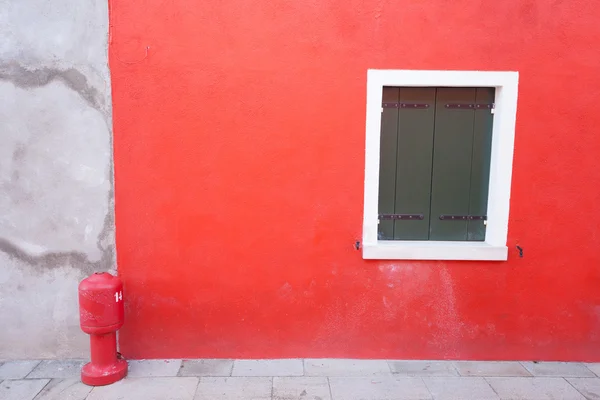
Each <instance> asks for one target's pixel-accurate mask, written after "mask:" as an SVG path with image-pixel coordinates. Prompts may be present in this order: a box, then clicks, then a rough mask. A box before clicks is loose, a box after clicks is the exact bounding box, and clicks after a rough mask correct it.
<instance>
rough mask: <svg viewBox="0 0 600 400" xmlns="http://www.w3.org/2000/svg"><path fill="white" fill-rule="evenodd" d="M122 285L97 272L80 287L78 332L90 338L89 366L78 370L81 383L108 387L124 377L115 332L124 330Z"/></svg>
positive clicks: (103, 273)
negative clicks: (80, 330)
mask: <svg viewBox="0 0 600 400" xmlns="http://www.w3.org/2000/svg"><path fill="white" fill-rule="evenodd" d="M124 314H125V310H124V307H123V283H122V282H121V280H120V279H119V278H118V277H116V276H113V275H111V274H109V273H107V272H96V273H95V274H94V275H92V276H90V277H88V278H86V279H84V280H83V281H81V283H80V284H79V318H80V324H81V329H82V330H83V331H84V332H85V333H87V334H89V335H90V348H91V356H92V357H91V362H89V363H87V364H85V365H84V366H83V368H82V369H81V381H82V382H83V383H85V384H86V385H90V386H102V385H109V384H111V383H114V382H116V381H118V380H120V379H123V378H124V377H125V375H127V361H125V360H122V359H119V358H118V357H117V330H118V329H119V328H120V327H121V326H123V319H124Z"/></svg>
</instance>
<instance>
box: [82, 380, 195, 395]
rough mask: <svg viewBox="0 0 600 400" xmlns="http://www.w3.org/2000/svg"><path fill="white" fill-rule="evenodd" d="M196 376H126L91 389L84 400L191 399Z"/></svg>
mask: <svg viewBox="0 0 600 400" xmlns="http://www.w3.org/2000/svg"><path fill="white" fill-rule="evenodd" d="M197 386H198V378H194V377H155V378H126V379H123V380H121V381H119V382H116V383H113V384H112V385H108V386H98V387H95V388H93V389H92V391H91V393H90V394H89V395H88V397H87V399H86V400H193V398H194V393H195V392H196V387H197Z"/></svg>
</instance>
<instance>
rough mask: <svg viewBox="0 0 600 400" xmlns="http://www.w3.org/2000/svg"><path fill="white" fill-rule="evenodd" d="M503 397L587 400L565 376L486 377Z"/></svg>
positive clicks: (537, 399)
mask: <svg viewBox="0 0 600 400" xmlns="http://www.w3.org/2000/svg"><path fill="white" fill-rule="evenodd" d="M485 379H486V380H487V382H488V383H489V384H490V386H491V387H492V389H494V391H495V392H496V393H498V395H499V396H500V398H501V399H503V400H505V399H510V400H513V399H514V400H517V399H518V400H585V397H583V395H581V393H579V392H578V391H577V390H575V389H574V388H573V386H571V385H570V384H569V383H568V382H567V381H566V380H564V379H563V378H507V377H504V378H496V377H494V378H485Z"/></svg>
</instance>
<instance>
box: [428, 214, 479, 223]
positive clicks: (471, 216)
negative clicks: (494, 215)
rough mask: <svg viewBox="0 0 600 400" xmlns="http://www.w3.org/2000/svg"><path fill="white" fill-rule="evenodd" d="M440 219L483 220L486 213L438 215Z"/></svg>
mask: <svg viewBox="0 0 600 400" xmlns="http://www.w3.org/2000/svg"><path fill="white" fill-rule="evenodd" d="M440 219H441V220H442V221H482V220H483V221H485V220H486V219H487V215H446V214H442V215H440Z"/></svg>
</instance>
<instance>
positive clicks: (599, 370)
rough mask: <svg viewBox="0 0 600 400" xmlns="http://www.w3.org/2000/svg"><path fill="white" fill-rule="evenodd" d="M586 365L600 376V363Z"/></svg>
mask: <svg viewBox="0 0 600 400" xmlns="http://www.w3.org/2000/svg"><path fill="white" fill-rule="evenodd" d="M585 366H586V367H587V369H589V370H590V371H592V372H593V373H594V374H596V376H600V363H587V364H585Z"/></svg>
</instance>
